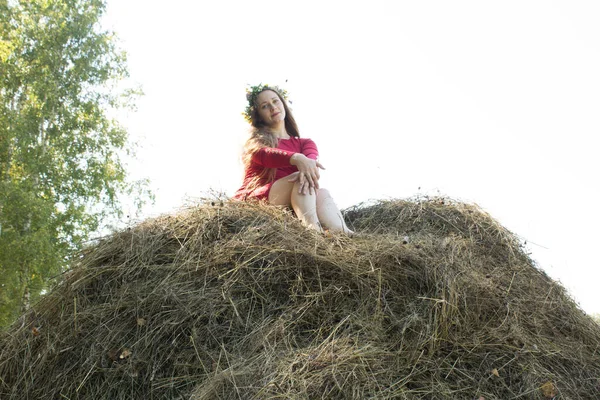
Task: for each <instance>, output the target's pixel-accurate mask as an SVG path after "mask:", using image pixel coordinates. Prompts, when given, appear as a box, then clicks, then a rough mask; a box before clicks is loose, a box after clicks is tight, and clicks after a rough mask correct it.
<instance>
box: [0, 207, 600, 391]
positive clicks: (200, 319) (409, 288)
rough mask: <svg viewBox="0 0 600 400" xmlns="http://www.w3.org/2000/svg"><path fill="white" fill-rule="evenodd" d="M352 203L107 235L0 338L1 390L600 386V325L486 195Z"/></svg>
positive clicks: (191, 216)
mask: <svg viewBox="0 0 600 400" xmlns="http://www.w3.org/2000/svg"><path fill="white" fill-rule="evenodd" d="M345 216H346V218H347V220H348V222H349V224H350V225H351V226H352V227H353V228H354V229H356V230H358V231H359V232H361V233H362V235H360V236H357V237H353V238H347V237H341V236H336V235H321V234H318V233H316V232H313V231H308V230H306V229H305V228H304V227H302V226H301V224H300V223H299V222H298V221H297V220H296V219H295V218H294V217H293V215H291V214H290V213H288V212H285V211H281V210H280V209H277V208H275V207H269V206H264V205H259V204H245V203H239V202H227V201H226V202H224V203H222V204H221V203H219V204H203V205H200V206H197V207H192V208H190V209H188V210H186V211H184V212H181V213H179V214H178V215H173V216H163V217H160V218H157V219H154V220H148V221H146V222H144V223H141V224H139V225H138V226H135V227H133V228H131V229H128V230H126V231H123V232H120V233H117V234H114V235H112V236H111V237H108V238H106V239H105V240H102V241H101V242H100V243H98V244H96V245H94V246H92V247H91V248H89V249H87V250H86V251H85V252H84V253H83V254H82V255H81V256H80V258H79V259H78V260H77V262H76V264H77V265H76V266H75V268H74V269H73V270H72V271H70V272H69V273H68V274H66V275H65V277H64V279H63V281H62V283H61V284H59V285H58V286H57V287H56V288H55V289H54V290H53V291H52V292H51V293H49V294H48V295H47V296H46V297H45V298H44V299H43V300H42V301H41V302H40V303H39V304H37V305H36V306H35V307H34V309H33V310H32V311H31V312H29V313H28V314H27V315H25V316H24V317H23V318H22V320H21V321H19V322H18V323H16V324H15V325H14V326H12V327H11V328H10V329H8V331H7V332H5V333H4V334H3V335H2V337H1V338H0V352H1V353H0V398H2V399H124V398H131V399H148V400H150V399H275V398H277V399H282V398H286V399H287V398H292V399H320V398H323V399H369V398H378V399H387V398H390V399H391V398H395V399H479V398H484V399H487V400H489V399H550V398H553V397H556V398H557V399H559V398H560V399H592V398H597V396H598V390H599V382H600V380H599V378H600V357H599V356H598V354H597V350H598V345H599V343H600V328H599V327H598V326H597V325H596V323H595V322H593V320H592V319H591V318H589V317H588V316H586V315H585V314H584V313H583V312H582V311H581V310H580V309H579V308H578V306H577V305H576V304H575V303H574V302H573V300H572V299H571V298H570V297H569V296H568V295H567V294H566V293H565V290H564V289H563V287H562V286H561V285H560V284H558V283H556V282H554V281H553V280H551V279H550V278H549V277H548V276H547V275H546V274H545V273H544V272H542V271H541V270H540V269H538V268H537V267H536V266H535V265H534V263H533V262H532V260H531V259H530V258H529V257H528V255H527V254H526V253H525V252H524V249H523V247H522V245H521V244H520V242H519V240H518V239H516V238H515V236H514V235H513V234H511V233H510V232H508V231H507V230H506V229H504V228H503V227H502V226H500V225H499V224H498V223H497V222H496V221H494V220H493V219H492V218H491V217H490V216H489V215H487V214H486V213H484V212H483V211H481V210H480V209H479V208H478V207H476V206H473V205H467V204H462V203H458V202H453V201H451V200H448V199H442V198H421V199H412V200H394V201H382V202H378V203H376V204H372V205H363V206H357V207H354V208H352V209H349V210H346V213H345ZM405 236H407V237H408V240H405Z"/></svg>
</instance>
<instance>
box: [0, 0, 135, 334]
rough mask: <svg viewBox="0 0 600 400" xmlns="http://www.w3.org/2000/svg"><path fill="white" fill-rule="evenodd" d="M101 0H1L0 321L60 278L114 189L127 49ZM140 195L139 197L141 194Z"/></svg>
mask: <svg viewBox="0 0 600 400" xmlns="http://www.w3.org/2000/svg"><path fill="white" fill-rule="evenodd" d="M104 9H105V3H104V0H23V1H14V0H11V1H7V0H0V61H1V63H0V326H1V325H3V324H6V323H8V322H10V321H12V320H14V318H15V317H16V316H17V315H18V314H19V313H20V312H21V311H23V309H24V308H27V307H28V305H29V304H30V302H32V301H35V299H36V297H38V296H40V293H42V291H43V290H44V288H45V287H46V285H47V284H48V280H49V279H50V278H51V277H53V276H56V275H57V274H59V273H60V272H61V271H62V270H63V269H64V268H65V265H66V263H67V259H68V257H69V254H71V253H72V251H73V250H76V249H77V248H80V247H81V245H82V243H83V242H84V241H85V240H86V239H87V238H88V237H89V235H90V233H92V232H94V231H95V230H96V229H98V227H99V224H100V223H101V221H102V220H103V218H105V217H107V216H109V215H113V216H114V215H118V214H119V198H120V196H121V195H123V194H126V193H129V194H132V193H137V194H138V195H139V197H138V199H143V198H146V195H145V194H143V193H144V185H143V184H142V183H139V182H138V183H131V182H129V181H128V180H127V176H126V171H125V168H124V162H123V160H122V157H123V156H124V155H125V154H128V153H129V152H130V151H131V148H132V147H131V145H130V143H129V142H128V136H127V132H126V131H125V130H124V129H123V128H122V127H121V126H119V124H118V123H117V122H116V121H114V120H113V119H112V118H110V114H111V111H112V110H115V109H118V108H121V107H128V106H131V105H132V104H133V101H134V100H135V97H136V93H135V92H134V91H128V90H121V89H119V86H118V82H120V81H121V80H122V79H124V78H126V77H127V75H128V72H127V67H126V56H125V53H124V52H122V51H120V50H119V49H118V47H117V45H116V40H115V37H114V35H113V34H112V33H111V32H108V31H105V30H103V29H102V28H101V26H100V18H101V16H102V14H103V12H104ZM140 201H141V200H140Z"/></svg>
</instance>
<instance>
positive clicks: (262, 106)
mask: <svg viewBox="0 0 600 400" xmlns="http://www.w3.org/2000/svg"><path fill="white" fill-rule="evenodd" d="M256 107H257V111H258V115H259V116H260V118H261V120H262V121H263V122H264V123H265V124H266V125H267V126H273V125H276V124H277V123H278V122H280V121H283V120H284V119H285V109H284V108H283V103H282V102H281V100H280V99H279V96H278V95H277V93H275V92H274V91H272V90H265V91H263V92H261V93H260V94H259V95H258V96H257V98H256Z"/></svg>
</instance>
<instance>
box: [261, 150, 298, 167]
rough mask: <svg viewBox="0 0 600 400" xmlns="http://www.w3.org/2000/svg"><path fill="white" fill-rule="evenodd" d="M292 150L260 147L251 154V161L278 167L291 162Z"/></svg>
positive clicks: (265, 165) (264, 165)
mask: <svg viewBox="0 0 600 400" xmlns="http://www.w3.org/2000/svg"><path fill="white" fill-rule="evenodd" d="M294 154H297V153H294V152H292V151H287V150H281V149H276V148H273V147H262V148H260V149H259V150H258V151H257V152H256V153H254V154H253V155H252V162H255V163H256V164H258V165H261V166H263V167H265V168H280V167H286V166H288V165H290V164H291V162H290V159H291V158H292V156H293V155H294Z"/></svg>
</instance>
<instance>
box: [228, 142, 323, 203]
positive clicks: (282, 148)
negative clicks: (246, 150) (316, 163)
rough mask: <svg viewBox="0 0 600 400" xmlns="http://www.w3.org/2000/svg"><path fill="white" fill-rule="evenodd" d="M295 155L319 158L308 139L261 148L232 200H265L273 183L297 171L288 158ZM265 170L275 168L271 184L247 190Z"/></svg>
mask: <svg viewBox="0 0 600 400" xmlns="http://www.w3.org/2000/svg"><path fill="white" fill-rule="evenodd" d="M295 153H302V154H304V155H305V156H306V157H308V158H311V159H313V160H316V159H317V157H318V156H319V151H318V150H317V145H316V144H315V142H313V141H312V140H310V139H303V138H295V137H291V138H289V139H279V140H278V142H277V147H276V148H273V147H263V148H262V149H260V150H258V151H257V152H256V153H254V155H253V156H252V160H251V161H250V165H249V166H248V167H247V168H246V170H245V172H244V181H243V183H242V187H241V188H239V189H238V190H237V192H235V194H234V195H233V198H234V199H236V200H249V199H257V200H266V199H268V198H269V191H270V190H271V186H273V183H274V182H275V181H276V180H278V179H281V178H283V177H285V176H288V175H290V174H293V173H294V172H296V171H298V168H296V166H295V165H291V164H290V158H292V156H293V155H294V154H295ZM265 168H277V171H276V173H275V180H274V181H273V182H263V183H262V184H261V185H260V186H258V187H257V188H255V189H254V190H252V189H247V187H248V185H249V184H250V182H251V181H252V180H253V179H254V178H255V177H256V176H258V175H259V174H260V173H261V172H262V171H263V170H264V169H265Z"/></svg>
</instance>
